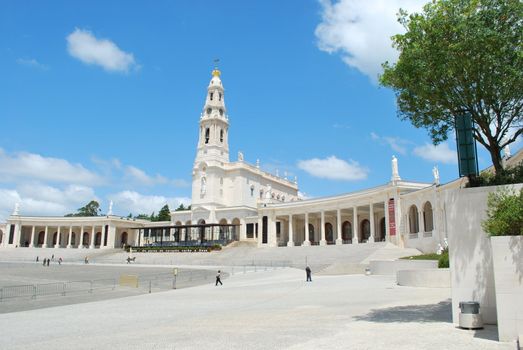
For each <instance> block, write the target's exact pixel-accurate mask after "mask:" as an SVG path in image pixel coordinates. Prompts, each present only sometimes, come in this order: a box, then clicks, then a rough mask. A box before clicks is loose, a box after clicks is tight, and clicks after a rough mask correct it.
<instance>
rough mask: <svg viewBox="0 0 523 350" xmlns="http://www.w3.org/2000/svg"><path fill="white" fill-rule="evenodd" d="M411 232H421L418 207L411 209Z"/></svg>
mask: <svg viewBox="0 0 523 350" xmlns="http://www.w3.org/2000/svg"><path fill="white" fill-rule="evenodd" d="M409 232H410V233H418V232H419V216H418V207H416V205H414V204H413V205H411V206H410V208H409Z"/></svg>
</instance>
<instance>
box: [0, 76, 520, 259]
mask: <svg viewBox="0 0 523 350" xmlns="http://www.w3.org/2000/svg"><path fill="white" fill-rule="evenodd" d="M198 135H199V137H198V145H197V150H196V158H195V161H194V165H193V169H192V204H191V210H187V211H172V212H171V221H170V222H163V223H162V222H160V223H158V222H154V223H152V222H149V221H145V220H136V219H128V218H123V217H120V216H117V215H113V214H112V210H111V208H110V209H109V212H108V213H107V214H106V215H104V216H97V217H35V216H24V215H21V214H20V210H19V208H18V206H17V207H16V208H15V210H14V212H13V214H12V215H11V216H10V217H9V218H8V219H7V222H6V223H5V224H4V225H0V247H2V248H23V247H42V248H46V247H55V248H71V249H72V248H77V249H99V248H120V247H123V246H124V245H133V246H137V245H141V244H144V243H145V242H148V238H147V237H146V236H147V235H148V232H150V231H149V230H150V229H151V228H153V227H161V228H162V234H161V235H162V239H163V237H164V236H165V237H166V238H165V239H166V240H169V241H174V242H177V243H179V242H180V241H181V242H183V241H184V239H185V240H187V237H188V233H187V232H189V231H187V230H188V228H189V227H194V226H195V225H198V226H203V225H209V224H220V225H228V227H232V228H233V230H234V232H235V235H234V237H235V239H238V240H240V241H252V242H257V244H258V246H260V247H262V246H270V247H276V246H282V247H293V246H311V245H329V244H366V243H372V242H379V241H387V242H391V243H393V244H396V245H398V246H401V247H412V248H417V249H419V250H421V251H423V252H434V251H436V249H437V248H438V246H439V245H440V244H442V245H443V242H444V241H445V239H446V236H447V235H446V227H445V222H446V206H445V199H446V192H447V191H448V190H450V189H455V188H459V187H462V186H463V185H464V182H465V179H457V180H455V181H452V182H450V183H447V184H444V185H440V183H439V175H438V171H437V169H436V168H434V169H433V174H434V181H433V183H419V182H414V181H405V180H402V179H401V177H400V175H399V171H398V161H397V159H396V158H395V157H394V156H393V157H392V161H391V178H390V181H388V182H387V183H384V184H383V185H381V186H378V187H373V188H368V189H363V190H360V191H356V192H352V193H346V194H340V195H336V196H330V197H323V198H314V199H308V200H302V199H301V198H299V196H298V184H297V180H296V179H293V180H289V179H287V177H286V176H284V177H283V178H282V177H280V176H278V175H277V176H275V175H272V174H269V173H267V172H265V171H262V170H261V169H260V166H259V162H258V161H257V162H256V164H255V165H252V164H248V163H247V162H245V161H244V159H243V155H242V154H241V153H239V154H238V158H237V160H236V161H232V162H231V161H230V158H229V119H228V116H227V108H226V107H225V94H224V88H223V85H222V81H221V79H220V71H219V70H218V69H215V70H214V71H213V72H212V79H211V81H210V83H209V86H208V88H207V95H206V100H205V105H204V107H203V111H202V114H201V116H200V119H199V129H198ZM522 158H523V151H520V152H518V153H517V154H516V155H514V156H513V157H511V158H510V159H508V160H507V162H513V163H517V162H520V161H521V159H522ZM224 227H225V226H224ZM174 236H176V239H173V238H174ZM296 249H299V248H296Z"/></svg>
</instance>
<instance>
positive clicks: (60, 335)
mask: <svg viewBox="0 0 523 350" xmlns="http://www.w3.org/2000/svg"><path fill="white" fill-rule="evenodd" d="M449 297H450V291H449V290H448V289H445V288H442V289H437V288H410V287H400V286H397V285H396V284H395V282H394V279H393V278H392V277H389V276H364V275H340V276H317V275H314V274H313V282H312V283H306V282H305V273H304V271H302V270H298V269H292V268H285V269H277V270H269V271H258V272H256V273H254V272H252V273H246V274H235V275H232V276H229V278H227V279H225V280H224V285H223V286H222V287H215V286H214V283H213V282H212V281H209V283H207V284H204V285H200V286H196V287H192V288H186V289H180V290H171V291H166V292H160V293H152V294H144V295H136V296H130V297H125V298H120V299H112V300H103V301H95V302H89V303H82V304H75V305H65V306H59V307H51V308H45V309H38V310H30V311H21V312H13V313H6V314H1V315H0V329H2V330H3V332H2V333H3V336H2V337H1V338H0V348H1V349H38V350H44V349H70V348H74V349H204V348H213V349H438V350H441V349H514V344H507V343H499V342H497V341H495V339H496V329H495V328H494V327H487V328H486V329H484V330H480V331H467V330H461V329H457V328H456V327H455V326H454V325H453V324H452V323H451V319H450V317H451V315H450V299H449Z"/></svg>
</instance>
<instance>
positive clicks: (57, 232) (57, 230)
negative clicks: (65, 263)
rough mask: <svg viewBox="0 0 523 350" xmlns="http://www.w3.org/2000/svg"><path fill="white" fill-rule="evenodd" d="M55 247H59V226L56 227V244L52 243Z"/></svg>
mask: <svg viewBox="0 0 523 350" xmlns="http://www.w3.org/2000/svg"><path fill="white" fill-rule="evenodd" d="M54 247H55V248H60V226H58V228H57V229H56V244H55V245H54Z"/></svg>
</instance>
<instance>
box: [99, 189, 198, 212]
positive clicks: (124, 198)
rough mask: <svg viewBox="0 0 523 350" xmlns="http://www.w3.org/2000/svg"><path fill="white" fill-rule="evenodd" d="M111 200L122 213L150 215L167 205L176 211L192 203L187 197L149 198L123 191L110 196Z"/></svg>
mask: <svg viewBox="0 0 523 350" xmlns="http://www.w3.org/2000/svg"><path fill="white" fill-rule="evenodd" d="M109 199H111V200H112V201H113V202H114V205H115V207H116V208H117V210H118V211H119V212H121V213H124V214H127V213H132V214H134V215H138V214H150V213H152V212H153V211H154V212H156V213H158V211H159V210H160V209H161V207H163V206H164V205H165V204H168V205H169V208H170V209H171V210H172V209H175V208H177V207H178V206H179V205H180V204H182V203H183V204H184V205H188V204H190V203H191V199H190V198H186V197H164V196H149V195H143V194H140V193H138V192H135V191H122V192H118V193H115V194H112V195H109Z"/></svg>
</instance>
